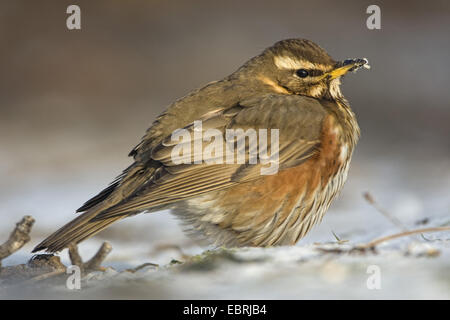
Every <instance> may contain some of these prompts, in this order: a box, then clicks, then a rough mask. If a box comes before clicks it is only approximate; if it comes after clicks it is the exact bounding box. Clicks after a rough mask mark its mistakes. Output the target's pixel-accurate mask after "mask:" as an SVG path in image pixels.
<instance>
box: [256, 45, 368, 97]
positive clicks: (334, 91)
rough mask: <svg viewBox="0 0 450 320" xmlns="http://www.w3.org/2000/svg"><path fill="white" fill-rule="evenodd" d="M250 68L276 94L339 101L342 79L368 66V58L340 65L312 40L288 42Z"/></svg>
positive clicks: (277, 46)
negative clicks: (350, 72)
mask: <svg viewBox="0 0 450 320" xmlns="http://www.w3.org/2000/svg"><path fill="white" fill-rule="evenodd" d="M248 67H249V69H250V70H251V73H252V75H253V76H254V77H255V78H257V80H258V81H261V82H263V83H264V85H265V86H266V87H267V88H270V90H274V91H275V92H279V93H288V94H300V95H305V96H309V97H313V98H319V99H322V98H324V99H327V98H328V99H336V98H339V97H341V91H340V88H339V85H340V78H341V77H342V76H343V75H345V74H346V73H347V72H349V71H356V70H357V69H359V68H361V67H365V68H369V65H368V61H367V59H346V60H344V61H341V62H337V61H335V60H333V59H332V58H331V57H330V56H329V55H328V53H327V52H326V51H325V50H323V49H322V48H321V47H319V46H318V45H317V44H315V43H314V42H312V41H309V40H304V39H289V40H282V41H279V42H277V43H275V44H274V45H273V46H272V47H269V48H267V49H266V50H265V51H264V52H263V53H262V54H261V55H260V56H258V57H256V58H255V59H254V60H253V61H250V63H249V65H248Z"/></svg>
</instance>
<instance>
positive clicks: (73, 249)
mask: <svg viewBox="0 0 450 320" xmlns="http://www.w3.org/2000/svg"><path fill="white" fill-rule="evenodd" d="M67 248H68V249H69V258H70V261H71V262H72V265H75V266H79V267H80V268H82V267H83V260H82V259H81V256H80V253H79V252H78V247H77V245H76V244H75V243H71V244H69V246H68V247H67Z"/></svg>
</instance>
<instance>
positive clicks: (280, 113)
mask: <svg viewBox="0 0 450 320" xmlns="http://www.w3.org/2000/svg"><path fill="white" fill-rule="evenodd" d="M324 116H325V111H324V109H323V107H322V106H321V104H320V103H319V102H318V101H317V100H314V99H310V98H306V97H302V96H291V95H267V96H264V97H263V98H259V99H251V100H247V101H243V102H241V103H240V104H239V105H238V106H235V107H233V108H230V109H226V110H217V111H215V112H210V113H208V114H205V115H204V117H202V118H201V119H199V120H201V121H202V122H201V129H200V127H199V126H198V125H197V126H196V123H195V122H194V123H192V124H190V125H189V126H187V127H185V128H183V129H184V130H185V131H184V133H185V134H186V133H188V134H189V137H190V140H189V142H185V144H186V145H187V146H190V150H191V151H192V150H194V151H193V152H191V153H190V154H188V153H187V154H185V153H180V157H178V159H177V161H174V159H173V152H174V149H175V148H178V149H182V148H181V145H180V144H179V140H178V141H173V139H172V137H171V136H168V137H167V138H166V139H164V140H163V141H162V142H161V143H160V144H159V145H157V146H156V147H154V148H153V150H151V158H152V160H153V161H157V162H159V163H160V164H161V166H160V167H159V168H158V169H157V170H156V171H155V173H154V174H153V175H152V177H150V178H149V179H148V181H147V182H146V183H145V184H144V185H143V186H142V187H141V188H140V189H139V190H138V191H137V192H135V193H134V194H133V195H132V196H130V197H128V198H127V199H126V200H124V201H122V202H121V203H119V204H117V205H115V206H113V207H111V208H109V209H107V210H105V211H104V212H101V213H100V214H98V215H97V216H96V217H95V219H93V220H99V219H106V218H111V217H114V216H118V215H128V214H130V213H134V212H139V211H145V210H150V209H151V208H153V207H158V206H161V205H166V204H169V203H172V202H176V201H179V200H182V199H188V198H192V197H195V196H198V195H200V194H203V193H206V192H210V191H213V190H217V189H224V188H227V187H230V186H232V185H233V184H236V183H239V182H242V181H249V180H252V179H257V178H258V177H260V175H261V169H262V168H264V167H268V164H262V163H260V161H259V160H258V163H257V164H249V163H248V161H249V158H250V157H251V155H252V154H253V155H254V153H252V151H254V150H252V149H251V148H250V146H249V145H250V144H249V139H248V137H247V138H246V136H240V137H239V138H238V139H236V142H235V146H237V152H235V156H236V154H237V153H238V152H239V151H241V152H242V153H243V154H244V158H245V162H246V163H245V164H240V163H233V164H226V163H222V164H220V163H217V159H220V158H222V159H223V158H224V157H223V155H224V154H225V151H226V149H225V148H226V145H227V143H223V149H222V150H223V152H222V156H220V152H211V153H207V154H205V152H201V151H203V150H205V148H207V147H208V145H209V146H210V145H211V141H212V140H211V141H203V138H202V137H203V136H204V134H205V133H207V132H208V131H209V132H211V131H210V130H211V129H214V130H217V131H216V132H220V133H221V134H222V137H225V136H226V132H227V130H229V129H234V130H236V129H242V130H243V131H244V132H245V131H247V130H249V129H253V130H255V131H256V132H259V129H263V130H264V129H266V130H268V131H269V132H270V130H272V129H278V130H279V139H278V145H279V146H278V149H279V152H278V170H283V169H286V168H289V167H292V166H296V165H298V164H300V163H301V162H302V161H304V160H305V159H307V158H309V157H310V156H312V155H313V154H314V153H315V151H316V146H317V145H318V143H319V138H320V130H321V123H322V120H323V118H324ZM196 133H197V135H196ZM200 133H201V134H200ZM240 139H244V141H242V140H240ZM258 139H259V138H258ZM183 141H187V140H183ZM195 143H200V145H201V146H202V148H197V150H199V151H200V153H201V155H202V156H203V162H202V163H201V164H195V163H193V162H194V160H195V157H196V156H198V155H199V153H198V152H195V147H194V144H195ZM252 145H253V144H252ZM239 146H240V148H239ZM272 147H274V146H273V144H272V139H271V136H270V135H269V137H268V139H267V149H268V150H269V152H268V154H271V153H272V150H271V149H272ZM216 150H219V149H216ZM217 153H218V154H219V155H218V154H217ZM175 154H178V153H175ZM183 160H185V162H190V163H179V162H180V161H181V162H182V161H183ZM235 160H236V158H235ZM267 160H268V161H272V160H273V159H267Z"/></svg>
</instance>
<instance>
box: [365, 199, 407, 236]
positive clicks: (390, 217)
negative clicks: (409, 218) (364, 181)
mask: <svg viewBox="0 0 450 320" xmlns="http://www.w3.org/2000/svg"><path fill="white" fill-rule="evenodd" d="M363 197H364V199H366V201H367V202H368V203H369V204H371V205H372V206H373V207H374V208H375V209H376V210H377V211H378V212H379V213H381V214H382V215H383V216H385V218H386V219H388V220H389V221H391V222H392V223H393V224H394V225H395V226H397V227H398V228H399V229H401V230H403V231H404V232H407V231H408V228H406V227H405V226H404V225H403V223H402V222H401V221H400V220H398V219H397V218H396V217H394V216H393V215H392V214H390V213H389V212H388V211H386V210H384V209H383V208H382V207H380V206H379V205H378V203H377V202H376V201H375V199H374V198H373V197H372V195H371V194H370V193H369V192H364V193H363Z"/></svg>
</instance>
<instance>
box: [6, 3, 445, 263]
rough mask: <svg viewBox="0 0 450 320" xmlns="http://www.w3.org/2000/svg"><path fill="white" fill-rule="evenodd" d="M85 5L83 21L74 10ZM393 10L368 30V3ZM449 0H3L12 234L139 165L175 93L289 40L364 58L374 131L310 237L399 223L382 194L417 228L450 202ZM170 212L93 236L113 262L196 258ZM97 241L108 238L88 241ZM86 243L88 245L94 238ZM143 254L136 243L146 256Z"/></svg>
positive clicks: (356, 89)
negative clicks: (141, 146)
mask: <svg viewBox="0 0 450 320" xmlns="http://www.w3.org/2000/svg"><path fill="white" fill-rule="evenodd" d="M70 4H77V5H79V6H80V7H81V27H82V28H81V30H68V29H67V28H66V19H67V17H68V14H66V8H67V6H69V5H70ZM371 4H377V5H379V6H380V8H381V27H382V28H381V30H368V29H367V27H366V19H367V17H368V14H366V8H367V7H368V6H369V5H371ZM449 29H450V4H449V3H448V2H447V1H437V0H432V1H426V2H425V1H410V2H408V3H407V4H401V3H400V2H398V3H392V2H387V1H386V2H385V1H377V2H376V3H373V2H372V1H356V0H355V1H339V2H337V1H299V0H296V1H210V0H198V1H170V2H169V1H135V0H133V1H126V2H124V1H112V0H110V1H76V2H75V1H62V0H58V1H21V0H16V1H1V4H0V147H1V149H0V150H1V151H0V152H1V157H0V215H1V217H2V218H1V221H0V242H2V241H4V239H6V238H7V235H8V234H9V232H10V231H11V230H12V228H13V226H14V223H15V222H17V221H19V220H20V219H21V217H22V216H23V215H25V214H30V215H32V216H33V217H35V218H36V223H35V227H34V229H33V233H32V241H31V243H30V244H28V245H27V247H26V248H25V249H26V250H22V251H21V252H22V253H21V254H16V255H14V256H12V257H10V258H8V259H7V260H5V261H4V263H5V264H8V263H9V264H12V263H17V262H24V261H26V260H27V259H28V258H29V256H30V255H29V250H28V249H31V248H32V246H34V245H35V244H37V243H38V242H39V241H40V240H41V239H42V238H43V237H44V236H46V235H48V234H49V233H50V232H53V231H54V230H55V229H56V228H57V227H59V226H61V225H62V224H64V223H65V222H67V221H69V220H70V219H72V218H73V217H74V215H75V214H74V211H75V209H77V208H78V207H79V206H80V205H81V204H82V203H83V202H84V201H86V200H87V199H89V198H90V197H91V196H93V195H95V194H96V193H97V192H98V191H100V190H101V189H102V188H104V187H105V186H106V185H107V184H108V183H109V182H111V181H112V180H113V179H114V177H115V176H116V175H118V174H119V173H120V172H121V170H122V169H124V168H125V167H126V166H127V165H128V164H129V163H130V162H131V160H130V159H129V158H127V154H128V152H129V151H130V150H131V149H132V148H133V147H134V146H135V145H136V144H137V143H138V142H139V140H140V138H141V136H142V135H143V134H144V132H145V130H146V129H147V127H148V126H149V125H150V124H151V123H152V121H153V120H154V119H155V117H156V116H157V115H158V114H159V113H160V112H162V111H163V110H164V109H165V108H166V107H167V106H168V105H169V104H170V103H172V102H173V101H174V100H175V99H177V98H179V97H181V96H183V95H185V94H186V93H188V92H189V91H190V90H192V89H194V88H197V87H199V86H202V85H204V84H206V83H208V82H210V81H213V80H217V79H220V78H222V77H224V76H226V75H228V74H230V73H231V72H233V71H234V70H236V69H237V68H238V67H239V66H240V65H242V64H243V63H244V62H245V61H246V60H247V59H249V58H250V57H252V56H255V55H257V54H259V53H260V52H261V51H262V50H263V49H264V48H266V47H268V46H270V45H272V44H273V43H274V42H276V41H278V40H281V39H285V38H294V37H300V38H307V39H310V40H313V41H314V42H316V43H318V44H319V45H320V46H322V47H323V48H324V49H325V50H327V51H328V52H329V53H330V55H331V56H333V57H334V58H335V59H345V58H353V57H367V58H368V60H369V62H370V64H371V66H372V69H371V70H370V71H366V70H361V71H360V72H358V73H357V74H352V75H349V76H348V77H346V78H345V79H344V81H343V82H344V84H343V92H344V94H345V96H346V97H347V99H348V100H349V101H350V103H351V106H352V108H353V110H354V111H355V113H356V114H357V117H358V120H359V123H360V127H361V131H362V137H361V140H360V142H359V144H358V146H357V149H356V152H355V155H354V158H353V162H352V166H351V169H350V173H349V179H348V182H347V184H346V186H345V188H344V191H343V192H342V194H341V196H340V198H339V199H338V200H337V201H335V202H334V203H333V205H332V206H331V208H330V210H329V212H328V214H327V215H326V216H325V219H324V221H323V223H322V224H321V225H320V226H317V227H316V228H315V229H313V231H312V232H311V233H310V234H309V235H308V236H307V237H306V238H305V239H304V240H302V241H301V242H300V243H299V245H302V244H308V243H313V242H315V241H333V240H335V238H334V236H333V234H332V231H333V232H335V233H336V234H337V235H339V236H340V237H341V238H344V239H349V240H350V241H352V242H358V241H360V240H361V239H363V238H364V237H367V238H373V237H377V236H380V235H382V234H383V233H384V232H385V230H386V229H387V227H389V228H392V225H391V223H390V222H389V221H387V219H385V217H383V216H382V215H380V214H379V213H378V212H377V211H376V210H375V209H374V208H373V207H371V206H370V205H368V204H367V203H366V202H365V201H364V199H363V197H362V193H363V192H365V191H368V192H370V193H371V194H372V195H373V196H374V197H375V198H376V199H377V201H378V203H380V204H381V205H382V206H384V207H385V208H386V210H388V211H389V212H391V213H392V214H393V215H395V216H396V217H397V218H398V219H399V220H400V221H402V222H403V223H404V224H405V225H407V226H413V225H415V224H416V223H418V222H419V221H420V220H423V219H425V218H430V217H431V218H445V217H448V215H449V209H450V198H449V191H450V143H449V136H450V106H449V101H450V90H449V87H448V86H449V83H450V72H449V71H450V70H449V60H448V53H449V52H450V38H449V36H448V31H449ZM180 230H181V229H180V227H179V226H178V223H177V221H175V220H174V218H173V217H172V216H171V215H169V214H167V212H161V213H156V214H152V215H142V216H137V217H135V218H132V219H129V220H128V219H126V220H124V221H123V222H120V223H118V224H116V225H114V226H113V227H112V228H110V229H108V230H106V231H104V232H102V233H101V234H99V235H98V236H97V237H96V239H97V240H96V239H92V240H88V241H86V243H84V244H83V245H82V248H84V251H82V252H87V255H89V253H90V252H93V251H95V250H96V248H97V244H98V243H100V240H102V239H107V240H108V241H110V242H111V243H112V245H113V248H114V251H113V252H112V253H111V257H110V261H111V263H116V265H121V264H125V265H126V264H131V265H132V264H133V263H135V260H133V259H144V260H151V261H155V262H158V263H167V262H169V261H170V259H172V258H179V257H180V252H179V251H178V250H172V249H169V250H166V251H165V252H164V253H159V251H158V253H156V252H155V248H158V247H161V246H165V245H168V247H169V248H170V247H171V246H172V245H174V246H179V247H181V248H182V250H186V251H187V252H199V251H201V250H202V248H199V247H196V246H195V245H193V244H192V243H191V242H190V240H188V239H187V238H185V237H184V235H183V233H182V232H181V231H180ZM90 244H95V246H91V245H90ZM83 246H84V247H83ZM133 250H134V251H133Z"/></svg>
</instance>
